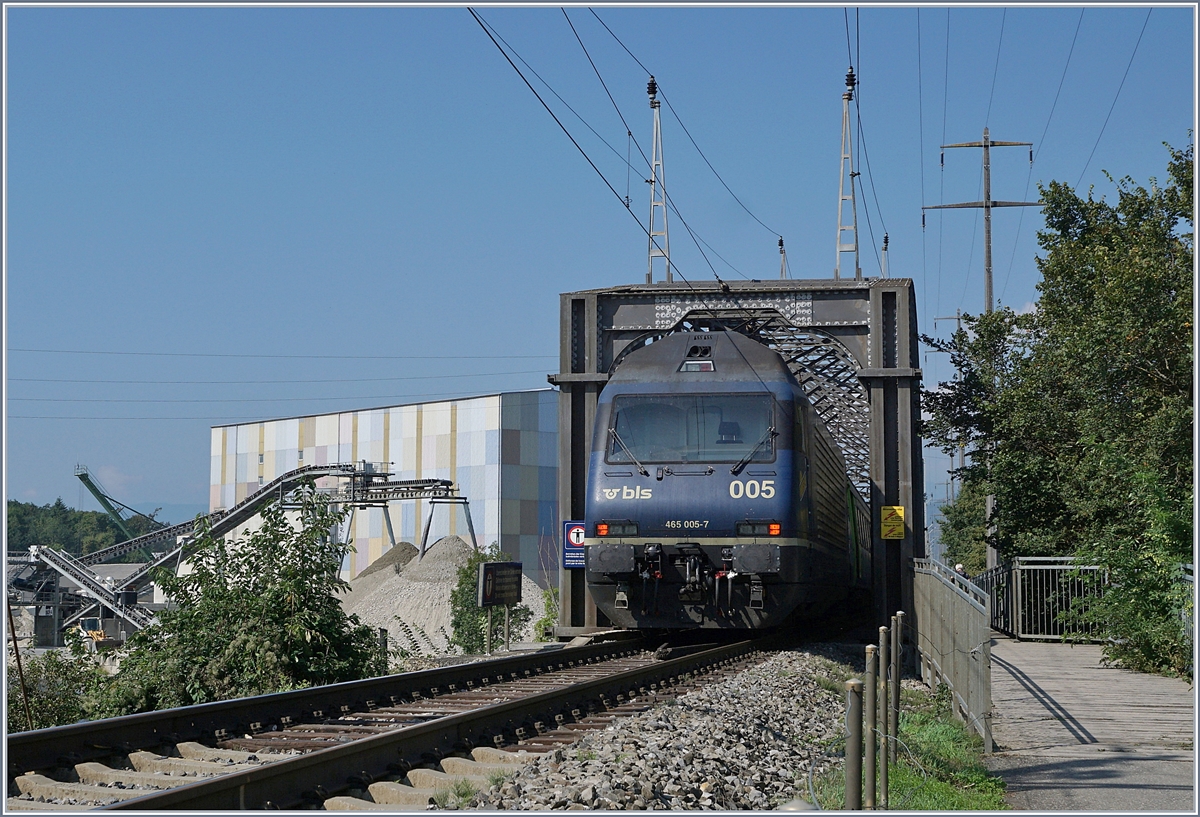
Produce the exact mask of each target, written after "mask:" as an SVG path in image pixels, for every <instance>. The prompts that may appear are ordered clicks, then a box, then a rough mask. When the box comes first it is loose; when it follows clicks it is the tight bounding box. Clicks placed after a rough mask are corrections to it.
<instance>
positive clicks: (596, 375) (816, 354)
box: [549, 278, 925, 628]
mask: <svg viewBox="0 0 1200 817" xmlns="http://www.w3.org/2000/svg"><path fill="white" fill-rule="evenodd" d="M559 326H560V346H559V371H558V373H557V374H553V375H551V376H550V377H549V380H550V382H551V383H553V384H554V385H556V386H558V387H559V389H560V396H559V477H558V501H559V509H560V513H561V517H562V518H563V519H582V518H583V507H584V488H585V482H586V473H587V459H588V452H589V443H590V437H591V432H592V426H593V425H594V422H595V413H596V404H597V400H598V397H599V394H600V391H601V389H602V388H603V387H604V384H605V383H607V382H608V379H609V377H610V376H611V375H612V373H613V371H614V370H615V369H616V368H617V367H618V366H619V365H620V363H621V361H622V360H623V359H624V357H625V356H626V355H628V354H629V353H630V352H632V351H634V350H635V349H638V348H641V347H642V346H645V345H646V344H649V343H653V342H654V341H656V340H658V339H660V338H662V337H664V336H666V335H668V334H671V333H674V332H686V331H694V330H705V329H717V328H724V329H729V330H732V331H737V332H742V333H744V334H746V335H749V336H750V337H753V338H755V339H757V340H759V341H760V342H762V343H764V344H765V345H767V346H769V347H771V348H772V349H774V350H775V351H777V352H778V353H779V354H780V356H781V357H782V358H783V359H784V361H785V362H786V363H787V365H788V368H789V369H791V371H792V373H793V374H794V375H795V376H796V379H797V381H798V382H799V383H800V385H801V387H802V388H803V389H804V391H805V392H806V394H807V395H808V398H809V401H810V402H811V403H812V404H813V408H814V409H815V410H816V412H817V414H818V415H819V416H820V417H821V418H822V420H823V421H824V422H825V425H826V427H827V428H828V429H829V431H830V433H831V434H832V435H833V437H834V439H835V440H837V442H838V445H839V446H840V447H841V450H842V454H843V456H844V457H845V460H846V466H847V469H848V471H849V477H850V479H851V481H852V482H853V484H854V485H855V486H856V487H857V489H858V490H859V492H860V493H861V494H862V495H863V497H864V498H865V499H866V500H868V502H869V504H870V506H871V510H872V526H871V527H872V538H873V542H872V547H873V553H874V554H875V558H874V559H873V560H872V561H873V563H874V565H875V587H876V593H875V604H876V615H877V617H879V618H880V619H881V620H885V619H886V615H885V611H888V612H889V613H890V612H891V611H895V610H896V609H905V610H908V609H912V606H911V605H912V599H913V595H912V593H913V590H912V571H911V569H906V568H905V567H904V566H905V565H910V564H911V562H912V559H913V558H915V557H921V556H924V554H925V518H924V490H923V485H924V473H923V460H922V452H921V440H920V436H919V433H918V430H917V428H918V421H919V418H920V378H921V370H920V367H919V361H920V349H919V346H918V336H917V309H916V294H915V291H914V288H913V283H912V280H911V279H907V278H882V279H873V280H865V281H850V280H845V281H830V280H775V281H730V282H728V283H726V282H719V281H704V282H694V283H687V282H682V283H680V282H667V283H657V284H636V285H628V286H619V287H611V288H607V289H592V290H586V291H583V292H567V293H563V294H562V295H561V296H560V315H559ZM895 505H899V506H902V507H904V509H905V519H904V527H905V530H904V538H903V539H902V540H895V539H890V540H884V539H883V538H882V536H881V532H880V509H881V508H882V507H883V506H895ZM572 574H576V575H572ZM560 575H561V579H560V586H559V592H560V599H561V603H560V610H561V611H562V612H561V618H560V622H559V623H560V626H561V627H566V628H570V627H592V626H595V624H596V614H595V607H594V605H592V604H591V603H590V600H588V599H586V597H585V588H584V585H583V576H582V571H572V570H564V571H562V573H561V574H560Z"/></svg>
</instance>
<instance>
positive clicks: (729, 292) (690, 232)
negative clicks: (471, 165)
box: [467, 8, 774, 399]
mask: <svg viewBox="0 0 1200 817" xmlns="http://www.w3.org/2000/svg"><path fill="white" fill-rule="evenodd" d="M467 10H468V11H470V12H471V16H472V17H474V18H475V21H476V22H477V23H478V24H479V27H480V28H482V29H483V31H484V33H485V34H487V36H488V39H490V40H491V41H492V44H493V45H494V46H496V49H497V50H499V51H500V53H501V54H502V55H503V56H504V58H505V60H506V61H507V62H508V64H509V65H510V66H512V69H513V70H514V71H516V72H517V75H518V76H520V77H521V80H522V81H523V82H524V83H525V85H526V87H528V88H529V90H530V91H531V92H532V93H533V94H534V96H535V97H537V99H538V102H540V103H541V104H542V107H543V108H545V109H546V111H547V113H549V114H550V116H551V117H552V118H553V119H554V121H555V123H556V124H557V125H558V126H559V128H560V129H561V130H562V131H563V133H564V134H566V136H567V138H568V139H570V140H571V143H572V144H574V145H575V147H576V149H577V150H578V151H579V152H580V153H581V154H583V156H584V158H585V159H587V162H588V164H589V165H591V167H592V169H593V170H595V171H596V174H597V175H598V176H600V178H601V180H603V181H604V183H605V185H607V187H608V189H609V190H611V191H612V193H613V195H614V196H616V198H617V200H618V201H621V202H622V204H624V201H623V200H622V199H621V196H620V194H619V193H617V191H616V190H615V189H614V188H613V186H612V185H611V184H610V183H609V182H608V179H607V178H605V176H604V174H603V173H602V172H601V171H600V169H599V168H598V167H596V164H595V163H594V162H592V160H591V158H590V157H589V156H588V155H587V152H586V151H585V150H584V149H583V147H582V146H580V144H579V143H578V142H577V141H576V140H575V138H574V137H573V136H571V133H570V131H568V130H567V128H566V126H565V125H563V123H562V121H561V120H559V118H558V117H557V116H555V114H554V111H553V110H551V109H550V106H549V105H547V104H546V101H545V100H544V99H542V97H541V95H540V94H538V92H537V90H536V89H535V88H534V87H533V85H532V84H531V83H530V82H529V80H528V79H526V78H525V75H524V74H523V73H521V69H520V68H518V67H517V65H516V63H515V62H513V60H512V58H511V57H509V56H508V52H507V51H505V50H504V47H502V46H501V45H500V43H499V42H497V38H498V37H499V34H496V35H495V36H493V33H492V30H491V27H490V26H489V25H488V24H487V23H485V22H484V20H483V19H482V18H481V17H480V16H479V15H478V14H477V13H476V12H475V10H474V9H471V8H468V9H467ZM592 14H593V15H594V16H596V19H597V20H600V17H599V15H596V13H595V11H592ZM600 24H601V25H604V21H603V20H600ZM604 28H605V29H606V30H607V31H608V32H609V34H611V35H612V36H613V39H615V40H616V41H617V42H618V44H620V45H621V47H622V48H624V49H625V52H626V53H627V54H629V56H630V57H633V60H634V61H635V62H637V64H638V65H639V66H640V67H641V68H642V70H646V67H645V66H644V65H642V63H641V61H640V60H638V58H637V57H636V56H634V55H633V52H631V51H630V50H629V49H628V48H626V47H625V44H624V43H622V42H621V40H620V38H619V37H617V36H616V34H614V33H613V32H612V30H611V29H609V28H608V26H607V25H605V26H604ZM514 53H515V52H514ZM522 62H524V60H522ZM530 70H531V71H532V70H533V69H532V68H531V69H530ZM647 73H649V71H647ZM539 79H540V78H539ZM543 82H544V80H543ZM547 87H549V86H547ZM663 99H664V101H666V97H665V95H663ZM564 104H565V103H564ZM667 105H668V107H670V102H667ZM672 113H674V111H673V110H672ZM676 119H678V115H676ZM682 124H683V123H682V122H680V125H681V126H682ZM693 144H694V141H693ZM697 150H699V147H697ZM706 161H707V160H706ZM710 166H711V165H710ZM714 173H715V170H714ZM722 183H723V182H722ZM730 192H731V193H732V191H730ZM663 197H664V200H665V201H666V202H667V203H668V205H670V196H669V194H668V193H667V190H666V186H665V185H664V186H663ZM743 206H744V205H743ZM671 209H672V211H673V212H675V214H676V215H677V216H678V217H679V220H680V222H681V223H683V226H684V229H686V230H687V231H688V235H689V236H691V238H692V240H693V242H695V243H696V247H697V249H698V250H700V254H701V256H702V257H703V258H704V261H705V263H707V264H708V267H709V269H710V270H711V271H712V274H713V278H715V279H716V281H717V283H718V285H719V286H720V288H721V291H722V292H723V293H725V294H726V295H727V296H728V297H730V298H731V299H732V300H733V301H734V303H735V304H737V306H738V308H739V309H740V310H742V311H743V312H745V313H746V315H747V317H748V318H753V317H754V315H753V313H752V312H750V311H749V310H748V309H746V307H745V306H744V305H743V304H742V303H741V300H740V299H739V298H738V297H737V296H736V295H735V294H734V293H733V292H732V290H731V289H730V287H729V285H728V284H727V283H725V281H724V280H722V279H721V276H720V275H719V274H717V271H716V268H715V267H713V265H712V262H711V261H709V260H708V256H707V255H706V254H705V253H704V250H703V249H701V248H700V244H699V241H698V239H697V237H696V235H695V233H694V232H693V230H692V229H691V227H689V226H688V224H687V220H686V219H684V218H683V216H681V215H679V211H678V209H677V208H675V207H672V208H671ZM625 210H626V212H628V213H629V214H630V216H632V217H633V218H634V219H635V221H637V224H638V227H639V228H640V229H641V230H642V232H644V233H645V234H646V236H647V237H648V238H649V239H650V241H651V243H652V244H653V243H654V237H653V236H652V235H651V233H650V230H649V228H647V227H646V226H645V225H643V224H642V223H641V220H640V219H638V218H637V216H635V215H634V214H633V211H632V210H631V209H630V208H628V207H626V208H625ZM747 212H749V211H747ZM751 215H753V214H751ZM760 223H761V222H760ZM764 226H765V225H764ZM768 229H769V228H768ZM726 263H728V262H726ZM671 266H672V269H673V271H674V272H675V274H677V275H678V276H679V278H680V280H681V281H683V283H684V285H685V286H687V288H688V289H689V290H690V291H691V292H692V294H693V295H695V296H696V297H697V298H698V299H699V300H701V302H703V300H704V298H703V297H702V296H701V295H700V293H698V292H696V289H695V287H693V286H692V283H691V282H690V281H689V280H688V279H687V277H686V276H685V275H684V274H683V273H682V272H681V271H680V269H679V268H678V265H677V264H675V263H674V262H672V264H671ZM743 277H744V276H743ZM710 315H712V313H711V310H710ZM712 317H714V318H715V315H712ZM739 353H740V350H739ZM755 377H756V378H757V379H758V381H759V383H760V384H761V385H762V387H763V389H764V390H765V391H767V392H768V393H770V388H769V387H768V386H767V385H766V383H765V382H763V380H762V378H761V377H759V376H758V373H757V372H755ZM772 399H774V397H773V396H772Z"/></svg>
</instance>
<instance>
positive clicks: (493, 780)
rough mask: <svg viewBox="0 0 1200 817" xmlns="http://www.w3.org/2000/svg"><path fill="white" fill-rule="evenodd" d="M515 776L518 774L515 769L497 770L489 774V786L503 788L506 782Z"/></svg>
mask: <svg viewBox="0 0 1200 817" xmlns="http://www.w3.org/2000/svg"><path fill="white" fill-rule="evenodd" d="M514 774H516V770H515V769H514V770H513V771H501V770H500V769H497V770H496V771H494V772H489V773H488V776H487V781H488V785H489V786H503V785H504V781H506V780H508V779H509V778H510V777H512V776H513V775H514Z"/></svg>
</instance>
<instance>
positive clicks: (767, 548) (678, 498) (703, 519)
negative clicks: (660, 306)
mask: <svg viewBox="0 0 1200 817" xmlns="http://www.w3.org/2000/svg"><path fill="white" fill-rule="evenodd" d="M585 519H586V526H587V529H586V533H587V536H586V540H585V543H586V545H587V547H586V580H587V585H588V589H589V591H590V592H591V595H592V598H593V599H594V600H595V602H596V605H597V606H598V608H599V609H600V610H601V611H602V612H603V613H604V614H605V615H606V616H607V617H608V618H609V620H610V621H612V623H613V624H614V625H616V626H618V627H626V628H648V629H660V628H662V629H668V628H699V627H707V628H730V629H733V628H742V629H759V628H768V627H775V626H778V625H780V624H782V623H783V622H784V621H785V620H787V619H788V618H789V617H791V616H793V615H795V616H798V617H812V616H817V615H820V614H821V613H822V612H824V611H825V610H826V609H827V608H829V607H830V606H831V605H833V604H835V603H838V602H850V603H863V604H866V603H867V602H868V600H869V594H870V588H871V540H870V534H869V525H870V515H869V512H868V509H867V505H866V503H864V502H863V500H862V498H861V497H860V496H859V494H858V491H857V490H855V488H854V486H853V485H852V484H851V483H850V480H849V479H848V478H847V476H846V467H845V462H844V460H843V458H842V454H841V451H840V450H839V449H838V446H837V444H836V443H835V442H834V440H833V438H832V437H831V436H830V434H829V432H828V431H827V430H826V429H825V427H824V425H823V423H822V422H821V420H820V418H819V417H818V416H817V414H816V412H815V411H814V410H813V408H812V406H811V404H810V403H809V401H808V399H807V397H806V396H805V394H804V391H803V390H802V389H801V388H800V385H799V384H798V383H797V382H796V379H795V377H794V376H793V375H792V373H791V372H790V371H789V370H788V368H787V366H786V365H785V364H784V362H783V359H782V358H780V356H779V355H778V354H776V353H775V352H774V351H772V350H771V349H769V348H767V347H766V346H764V345H762V344H760V343H758V342H757V341H755V340H753V339H751V338H749V337H747V336H745V335H742V334H739V333H737V332H732V331H727V330H719V331H711V332H679V333H675V334H672V335H668V336H666V337H664V338H662V339H661V340H658V341H656V342H654V343H652V344H650V345H648V346H645V347H643V348H640V349H637V350H635V351H633V352H631V353H629V354H628V355H627V356H626V357H625V359H624V360H623V361H622V362H621V363H620V364H619V365H618V367H617V369H616V370H615V371H614V372H613V375H612V377H611V379H610V380H609V382H608V384H607V385H606V386H605V387H604V390H603V391H602V392H601V394H600V398H599V402H598V405H597V408H596V426H595V432H594V434H593V437H592V447H591V455H590V459H589V463H588V479H587V499H586V508H585Z"/></svg>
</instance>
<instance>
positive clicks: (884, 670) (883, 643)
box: [879, 627, 889, 811]
mask: <svg viewBox="0 0 1200 817" xmlns="http://www.w3.org/2000/svg"><path fill="white" fill-rule="evenodd" d="M888 641H889V638H888V628H887V627H880V628H879V710H880V711H879V807H880V808H881V809H884V810H885V811H886V810H887V807H888Z"/></svg>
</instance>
